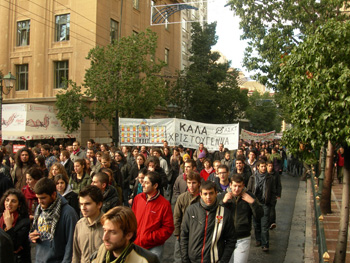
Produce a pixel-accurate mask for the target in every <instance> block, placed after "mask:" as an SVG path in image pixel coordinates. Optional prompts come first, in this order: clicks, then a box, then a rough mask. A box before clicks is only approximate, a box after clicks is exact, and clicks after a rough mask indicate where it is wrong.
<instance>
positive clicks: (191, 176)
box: [186, 171, 202, 184]
mask: <svg viewBox="0 0 350 263" xmlns="http://www.w3.org/2000/svg"><path fill="white" fill-rule="evenodd" d="M201 178H202V177H201V176H200V175H199V173H197V172H195V171H190V172H189V173H188V174H187V177H186V180H187V181H188V180H190V181H192V180H194V181H197V182H198V183H199V184H201V183H202V179H201Z"/></svg>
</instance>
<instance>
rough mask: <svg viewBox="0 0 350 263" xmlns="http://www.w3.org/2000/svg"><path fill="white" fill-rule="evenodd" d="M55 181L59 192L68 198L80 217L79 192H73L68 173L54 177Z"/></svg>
mask: <svg viewBox="0 0 350 263" xmlns="http://www.w3.org/2000/svg"><path fill="white" fill-rule="evenodd" d="M54 182H55V184H56V190H57V192H58V193H59V194H60V195H61V196H63V197H64V198H65V199H66V200H67V202H68V204H69V205H70V206H71V207H73V209H74V210H75V212H76V213H77V216H78V217H79V215H80V208H79V200H78V194H77V193H75V192H73V190H72V188H71V186H70V185H69V183H68V182H69V179H68V176H67V175H66V174H57V175H56V176H55V178H54Z"/></svg>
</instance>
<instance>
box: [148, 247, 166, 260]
mask: <svg viewBox="0 0 350 263" xmlns="http://www.w3.org/2000/svg"><path fill="white" fill-rule="evenodd" d="M149 251H150V252H152V253H153V254H155V255H156V256H157V257H158V259H159V262H162V258H163V251H164V245H161V246H157V247H152V248H150V249H149Z"/></svg>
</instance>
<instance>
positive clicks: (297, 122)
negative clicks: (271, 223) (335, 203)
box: [278, 19, 350, 262]
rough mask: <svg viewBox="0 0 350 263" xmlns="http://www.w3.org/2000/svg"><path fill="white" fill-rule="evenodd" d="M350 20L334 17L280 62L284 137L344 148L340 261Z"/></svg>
mask: <svg viewBox="0 0 350 263" xmlns="http://www.w3.org/2000/svg"><path fill="white" fill-rule="evenodd" d="M349 57H350V22H349V21H346V22H341V21H337V19H330V20H329V21H327V22H325V23H324V24H323V25H322V26H319V27H318V28H317V29H316V30H315V32H314V33H312V34H311V33H310V34H309V35H308V37H307V38H305V40H304V42H303V43H300V44H299V46H296V47H295V48H294V49H293V50H292V51H291V53H290V55H288V56H285V57H284V58H283V61H282V63H281V72H280V74H279V83H278V88H280V87H283V88H280V90H281V91H283V92H284V93H285V96H288V98H289V101H290V103H289V104H288V105H286V106H287V107H289V109H290V112H291V116H290V118H291V123H292V124H293V129H292V130H290V131H287V133H286V135H285V136H284V140H285V141H286V143H287V144H288V145H289V146H292V145H295V144H296V143H297V142H303V143H305V144H306V145H308V146H309V147H310V148H315V149H317V148H320V147H321V146H322V145H323V144H324V142H326V141H330V142H332V143H333V144H335V143H340V144H343V145H344V146H345V147H344V148H345V153H344V159H345V165H344V170H345V172H344V185H343V199H342V208H341V224H340V231H339V236H338V245H337V250H336V256H335V262H345V255H346V243H347V235H348V233H347V228H348V222H349V208H348V203H349V178H348V177H349V166H350V156H349V151H350V148H349V146H350V117H349V116H350V103H349V102H350V59H349ZM345 182H346V183H345Z"/></svg>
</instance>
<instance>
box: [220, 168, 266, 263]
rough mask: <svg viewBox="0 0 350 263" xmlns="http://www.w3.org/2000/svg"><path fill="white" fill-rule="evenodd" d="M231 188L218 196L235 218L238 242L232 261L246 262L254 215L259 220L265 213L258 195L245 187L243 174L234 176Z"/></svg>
mask: <svg viewBox="0 0 350 263" xmlns="http://www.w3.org/2000/svg"><path fill="white" fill-rule="evenodd" d="M230 190H231V191H229V192H226V193H223V194H222V195H220V196H219V198H218V199H219V200H221V202H220V204H223V206H225V207H227V208H229V209H230V211H231V213H232V217H233V218H235V225H234V226H235V235H236V236H235V237H236V239H237V243H236V247H235V250H234V253H233V255H232V257H231V260H230V263H246V262H248V256H249V249H250V242H251V237H250V232H251V228H252V217H254V218H255V220H259V219H260V218H261V217H262V216H263V215H264V210H263V208H262V206H261V204H260V203H259V201H258V200H257V199H256V197H255V196H254V195H253V194H252V193H251V192H249V191H247V189H246V188H245V186H244V179H243V177H242V175H239V174H234V175H233V176H232V178H231V183H230Z"/></svg>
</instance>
